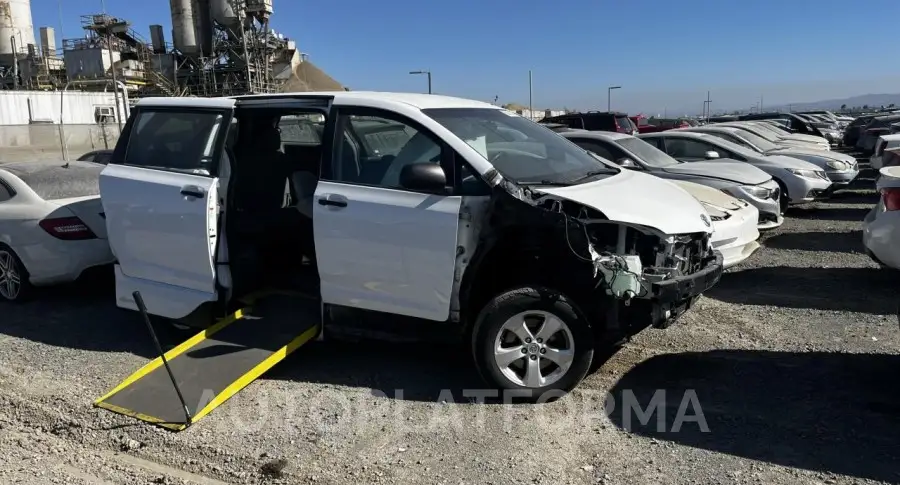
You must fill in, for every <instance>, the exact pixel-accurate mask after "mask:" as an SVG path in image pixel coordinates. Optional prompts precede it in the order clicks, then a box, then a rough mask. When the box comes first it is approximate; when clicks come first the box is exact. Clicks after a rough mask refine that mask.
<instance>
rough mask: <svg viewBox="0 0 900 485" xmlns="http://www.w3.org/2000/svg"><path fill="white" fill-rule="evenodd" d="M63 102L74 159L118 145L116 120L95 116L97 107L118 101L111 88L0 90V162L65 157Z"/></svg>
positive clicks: (105, 106) (65, 125) (69, 150)
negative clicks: (62, 137)
mask: <svg viewBox="0 0 900 485" xmlns="http://www.w3.org/2000/svg"><path fill="white" fill-rule="evenodd" d="M122 101H123V100H120V103H122ZM61 103H62V104H63V119H64V121H65V123H64V124H63V127H62V128H63V135H64V140H65V143H66V145H67V147H68V153H69V158H70V159H75V158H78V157H79V156H81V155H82V154H83V153H85V152H89V151H91V150H96V149H99V148H106V147H110V148H112V147H114V146H115V143H116V139H117V138H118V135H119V127H118V124H117V123H116V122H115V121H114V120H112V119H109V120H107V122H106V123H105V124H98V123H97V116H96V115H97V109H98V108H111V107H113V106H114V105H115V98H114V95H113V93H112V92H106V93H103V92H78V91H72V92H66V93H60V92H59V91H0V161H13V160H30V159H46V158H47V157H50V158H55V159H62V153H63V144H62V143H61V141H60V127H59V120H60V104H61ZM122 109H123V113H124V107H122ZM123 117H124V116H123Z"/></svg>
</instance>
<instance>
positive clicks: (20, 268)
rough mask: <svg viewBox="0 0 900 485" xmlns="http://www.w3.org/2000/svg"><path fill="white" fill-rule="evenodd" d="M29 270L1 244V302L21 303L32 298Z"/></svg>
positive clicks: (10, 250)
mask: <svg viewBox="0 0 900 485" xmlns="http://www.w3.org/2000/svg"><path fill="white" fill-rule="evenodd" d="M28 278H29V276H28V270H26V269H25V265H24V264H22V260H21V259H19V257H18V256H17V255H16V253H15V252H14V251H13V250H12V248H10V247H9V246H7V245H5V244H0V301H9V302H20V301H23V300H26V299H27V298H28V297H29V296H31V290H32V287H31V283H29V281H28Z"/></svg>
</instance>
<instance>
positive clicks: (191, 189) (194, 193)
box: [181, 185, 203, 199]
mask: <svg viewBox="0 0 900 485" xmlns="http://www.w3.org/2000/svg"><path fill="white" fill-rule="evenodd" d="M181 195H183V196H185V197H196V198H198V199H200V198H202V197H203V189H201V188H200V187H197V186H196V185H185V186H184V187H182V188H181Z"/></svg>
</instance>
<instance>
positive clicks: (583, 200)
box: [535, 170, 712, 235]
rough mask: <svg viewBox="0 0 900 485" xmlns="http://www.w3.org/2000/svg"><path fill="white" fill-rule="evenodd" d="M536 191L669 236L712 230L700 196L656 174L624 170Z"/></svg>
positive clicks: (611, 218) (536, 189)
mask: <svg viewBox="0 0 900 485" xmlns="http://www.w3.org/2000/svg"><path fill="white" fill-rule="evenodd" d="M535 191H537V192H541V193H545V194H550V195H554V196H556V197H561V198H563V199H567V200H570V201H572V202H577V203H579V204H582V205H585V206H588V207H591V208H593V209H596V210H598V211H600V212H602V213H603V214H604V215H606V217H608V218H609V220H611V221H618V222H623V223H628V224H637V225H641V226H647V227H651V228H655V229H657V230H659V231H661V232H664V233H666V234H669V235H673V234H686V233H693V232H705V233H712V223H711V222H710V219H709V214H707V212H706V209H705V208H704V207H703V206H702V205H701V204H700V202H699V201H697V199H695V198H694V197H693V196H692V195H691V194H689V193H687V192H685V191H684V189H682V188H681V187H679V186H677V185H675V184H673V183H671V182H669V181H667V180H664V179H661V178H658V177H655V176H653V175H647V174H644V173H640V172H634V171H631V170H622V171H621V172H620V173H618V174H617V175H614V176H612V177H607V178H604V179H601V180H597V181H595V182H589V183H586V184H579V185H570V186H567V187H540V188H537V187H536V188H535Z"/></svg>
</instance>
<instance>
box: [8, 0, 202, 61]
mask: <svg viewBox="0 0 900 485" xmlns="http://www.w3.org/2000/svg"><path fill="white" fill-rule="evenodd" d="M3 1H7V0H0V2H3ZM191 3H192V2H191V0H169V6H170V7H171V11H172V43H173V44H174V45H175V48H176V49H178V51H179V52H181V53H182V54H187V55H195V54H197V53H198V52H199V49H198V47H197V34H196V32H195V27H194V9H193V8H192V6H191Z"/></svg>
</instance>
